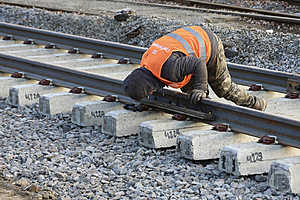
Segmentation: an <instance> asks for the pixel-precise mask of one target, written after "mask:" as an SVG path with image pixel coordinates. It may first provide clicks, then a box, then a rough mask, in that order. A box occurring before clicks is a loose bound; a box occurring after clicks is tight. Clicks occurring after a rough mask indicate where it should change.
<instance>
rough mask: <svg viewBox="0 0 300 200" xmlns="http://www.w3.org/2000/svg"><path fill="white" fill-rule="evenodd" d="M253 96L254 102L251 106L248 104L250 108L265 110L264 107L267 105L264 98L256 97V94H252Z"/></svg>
mask: <svg viewBox="0 0 300 200" xmlns="http://www.w3.org/2000/svg"><path fill="white" fill-rule="evenodd" d="M253 97H254V100H255V103H254V104H253V105H252V106H250V108H253V109H256V110H260V111H265V110H266V107H267V102H266V100H264V99H262V98H259V97H256V96H253Z"/></svg>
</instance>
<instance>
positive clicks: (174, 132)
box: [164, 129, 180, 139]
mask: <svg viewBox="0 0 300 200" xmlns="http://www.w3.org/2000/svg"><path fill="white" fill-rule="evenodd" d="M179 134H180V132H179V130H178V129H175V130H167V131H164V135H165V137H166V138H168V139H173V138H176V137H177V136H178V135H179Z"/></svg>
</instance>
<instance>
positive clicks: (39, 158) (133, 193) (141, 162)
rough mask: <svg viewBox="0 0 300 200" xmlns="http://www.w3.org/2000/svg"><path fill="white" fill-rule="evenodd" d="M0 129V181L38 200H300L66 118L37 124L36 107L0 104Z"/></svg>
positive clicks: (260, 179) (262, 180)
mask: <svg viewBox="0 0 300 200" xmlns="http://www.w3.org/2000/svg"><path fill="white" fill-rule="evenodd" d="M0 124H1V125H0V138H1V139H0V145H1V151H0V175H1V176H2V177H3V178H4V179H6V180H8V181H10V182H11V183H13V184H15V185H17V186H19V187H20V188H22V189H23V190H25V191H29V192H33V193H35V197H36V198H37V199H42V198H45V199H61V200H71V199H72V200H77V199H78V200H87V199H95V200H96V199H120V198H121V199H166V200H167V199H203V200H204V199H207V200H208V199H210V200H215V199H232V200H235V199H257V200H259V199H272V200H274V199H278V200H282V199H287V200H290V199H293V200H299V199H300V196H297V195H293V194H290V193H281V192H278V191H275V190H273V189H271V188H269V187H268V184H267V175H255V176H248V177H240V178H237V177H233V176H230V175H228V174H226V173H223V172H221V171H219V170H218V166H217V160H211V161H206V162H197V163H195V162H192V161H188V160H185V159H180V158H178V157H177V154H176V151H175V149H165V150H149V149H146V148H143V147H141V146H139V144H138V141H137V137H136V136H131V137H126V138H113V137H111V136H107V135H104V134H101V133H100V131H99V129H98V128H97V127H85V128H84V127H80V126H77V125H74V124H72V123H71V119H70V115H68V114H63V115H62V114H61V115H57V116H56V117H53V118H51V119H49V118H46V117H43V116H42V115H40V114H39V112H38V105H34V106H32V107H25V108H19V109H17V108H13V107H10V106H9V105H7V104H6V102H5V101H4V100H1V101H0Z"/></svg>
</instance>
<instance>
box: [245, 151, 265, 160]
mask: <svg viewBox="0 0 300 200" xmlns="http://www.w3.org/2000/svg"><path fill="white" fill-rule="evenodd" d="M247 161H249V162H251V163H254V162H256V161H263V154H262V152H254V153H251V154H250V155H248V156H247Z"/></svg>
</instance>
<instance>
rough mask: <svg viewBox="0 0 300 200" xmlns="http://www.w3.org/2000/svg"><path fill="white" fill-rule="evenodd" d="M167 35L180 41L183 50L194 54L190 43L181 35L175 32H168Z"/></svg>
mask: <svg viewBox="0 0 300 200" xmlns="http://www.w3.org/2000/svg"><path fill="white" fill-rule="evenodd" d="M168 36H169V37H172V38H174V39H175V40H177V41H178V42H180V43H181V44H182V46H183V47H184V48H185V50H186V51H187V52H188V54H189V55H191V56H194V55H195V52H194V50H193V49H192V47H191V46H190V44H189V43H188V42H187V41H186V40H185V39H183V37H181V36H180V35H178V34H177V33H169V34H168Z"/></svg>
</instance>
